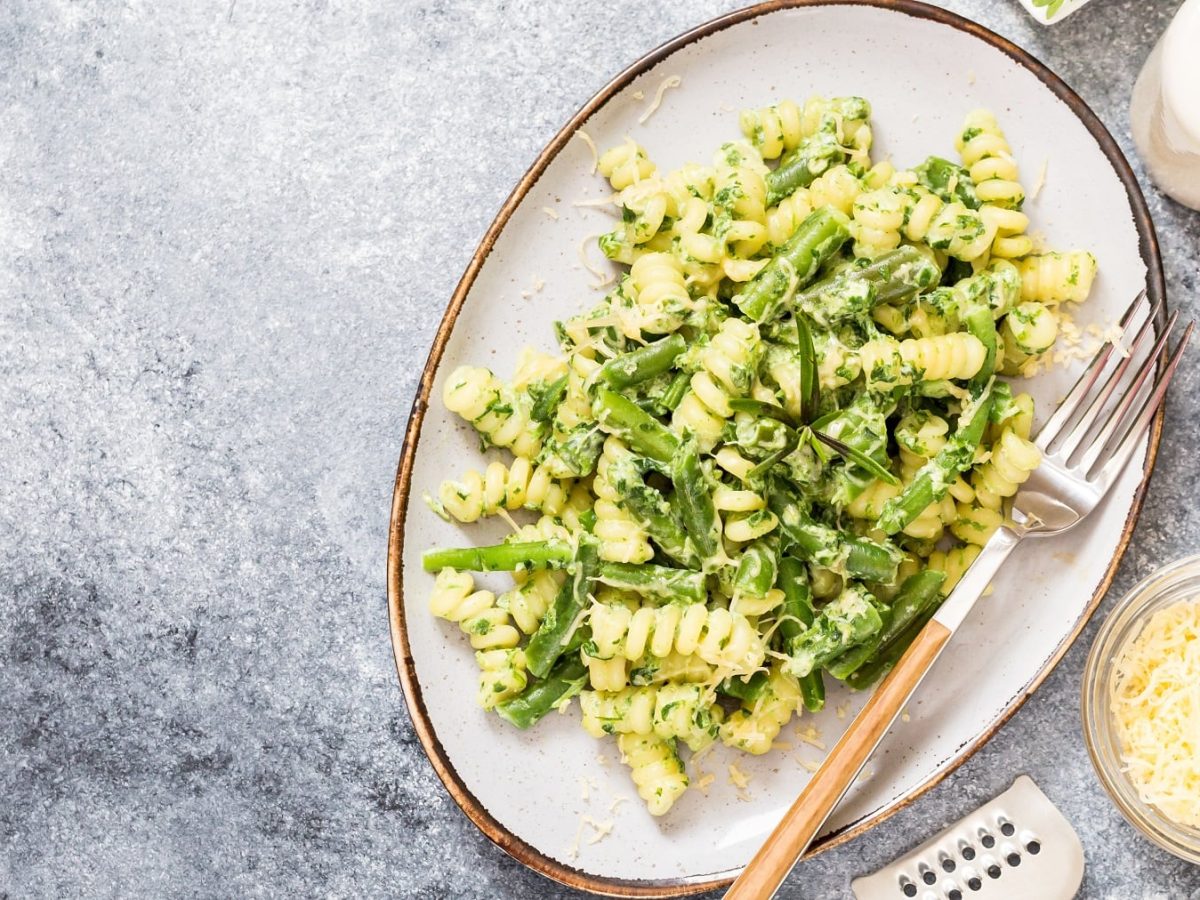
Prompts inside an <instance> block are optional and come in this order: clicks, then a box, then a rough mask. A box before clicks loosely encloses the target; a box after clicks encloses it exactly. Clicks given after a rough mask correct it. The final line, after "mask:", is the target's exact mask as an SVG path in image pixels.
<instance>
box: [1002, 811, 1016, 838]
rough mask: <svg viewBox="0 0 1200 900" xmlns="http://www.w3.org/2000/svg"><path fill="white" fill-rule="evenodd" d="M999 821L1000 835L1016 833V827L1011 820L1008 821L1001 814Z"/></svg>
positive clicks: (1006, 835) (1007, 835)
mask: <svg viewBox="0 0 1200 900" xmlns="http://www.w3.org/2000/svg"><path fill="white" fill-rule="evenodd" d="M999 821H1000V833H1001V834H1002V835H1004V836H1005V837H1012V836H1013V835H1014V834H1016V833H1017V829H1016V827H1015V826H1014V825H1013V823H1012V822H1010V821H1008V819H1006V818H1004V817H1003V816H1001V817H1000V820H999Z"/></svg>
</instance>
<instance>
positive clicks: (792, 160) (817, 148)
mask: <svg viewBox="0 0 1200 900" xmlns="http://www.w3.org/2000/svg"><path fill="white" fill-rule="evenodd" d="M845 159H846V151H845V150H843V149H842V148H841V146H840V144H839V143H838V140H837V136H836V134H830V133H828V132H825V131H819V132H817V133H816V134H813V135H809V136H808V137H806V138H805V139H804V140H803V141H801V143H800V146H799V147H797V148H796V149H795V150H793V151H792V152H791V153H789V154H787V156H785V157H784V158H783V159H781V160H780V161H779V167H778V168H777V169H775V170H774V171H772V172H768V173H767V176H766V181H767V206H774V205H775V204H777V203H778V202H779V201H780V200H782V199H784V198H785V197H789V196H791V195H792V194H794V193H795V192H796V191H798V190H799V189H800V188H802V187H808V186H809V185H810V184H812V183H813V182H814V181H816V179H817V177H818V176H820V175H821V174H823V173H824V172H826V171H828V170H829V169H830V168H832V167H833V166H836V165H837V164H838V163H840V162H844V161H845Z"/></svg>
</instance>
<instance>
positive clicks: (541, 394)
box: [529, 375, 567, 424]
mask: <svg viewBox="0 0 1200 900" xmlns="http://www.w3.org/2000/svg"><path fill="white" fill-rule="evenodd" d="M529 393H530V394H531V395H534V391H533V390H530V392H529ZM566 393H567V376H566V375H564V376H562V377H561V378H558V379H555V380H554V381H552V382H550V383H549V384H548V385H545V386H544V387H543V388H542V389H541V390H540V391H538V392H537V394H536V396H534V401H533V406H532V407H531V408H530V410H529V418H531V419H533V421H535V422H541V423H542V424H546V423H548V422H549V421H550V420H551V419H552V418H553V417H554V411H555V410H556V409H557V408H558V404H559V403H561V402H562V398H563V396H564V395H565V394H566Z"/></svg>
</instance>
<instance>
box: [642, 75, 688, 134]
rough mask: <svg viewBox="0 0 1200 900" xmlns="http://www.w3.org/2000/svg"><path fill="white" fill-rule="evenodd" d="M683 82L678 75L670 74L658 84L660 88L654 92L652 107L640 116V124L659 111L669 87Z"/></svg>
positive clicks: (677, 85)
mask: <svg viewBox="0 0 1200 900" xmlns="http://www.w3.org/2000/svg"><path fill="white" fill-rule="evenodd" d="M681 84H683V79H682V78H680V77H679V76H678V75H668V76H667V77H666V78H664V79H663V80H662V84H660V85H659V86H658V90H657V91H655V92H654V102H653V103H651V104H650V107H649V108H648V109H647V110H646V111H645V112H644V113H642V114H641V115H640V116H638V124H639V125H644V124H646V122H647V121H648V120H649V118H650V117H651V116H652V115H654V114H655V113H656V112H658V108H659V107H660V106H662V101H663V94H665V93H666V92H667V89H668V88H677V87H679V85H681Z"/></svg>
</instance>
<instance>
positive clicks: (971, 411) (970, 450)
mask: <svg viewBox="0 0 1200 900" xmlns="http://www.w3.org/2000/svg"><path fill="white" fill-rule="evenodd" d="M991 408H992V397H991V393H990V392H988V391H985V392H984V393H983V394H982V395H981V396H979V397H978V398H977V399H973V400H972V401H971V402H970V404H969V405H968V406H967V408H966V409H964V410H963V411H962V414H961V415H960V416H959V419H958V430H957V431H956V432H955V433H954V434H953V435H951V437H950V439H949V440H948V441H946V445H945V446H944V447H942V449H941V450H939V451H938V452H937V453H936V454H935V455H934V457H933V459H931V460H929V462H927V463H925V465H923V466H921V468H920V469H919V470H918V471H917V474H916V475H915V476H914V477H913V480H912V481H911V482H909V484H908V486H907V487H906V488H905V489H904V490H903V491H902V492H901V493H900V494H899V495H897V496H895V497H893V498H892V499H891V500H888V501H887V502H886V503H884V505H883V509H882V510H881V511H880V514H879V527H880V529H881V530H882V531H883V532H884V534H895V533H896V532H897V531H900V530H901V529H903V528H904V527H905V526H907V525H908V524H909V523H910V522H912V521H913V520H914V519H916V517H917V516H919V515H920V514H921V513H922V512H923V511H924V510H925V508H926V507H928V506H929V504H930V503H933V502H934V501H936V500H940V499H941V498H942V497H944V496H946V492H947V491H948V490H950V485H952V484H953V483H954V481H955V479H956V478H958V476H959V475H961V474H962V473H963V472H965V471H966V470H967V469H969V468H970V467H971V464H972V462H974V460H975V450H976V448H977V447H978V446H979V442H980V441H981V440H983V430H984V428H985V427H986V426H987V423H988V415H989V413H990V412H991Z"/></svg>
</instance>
